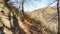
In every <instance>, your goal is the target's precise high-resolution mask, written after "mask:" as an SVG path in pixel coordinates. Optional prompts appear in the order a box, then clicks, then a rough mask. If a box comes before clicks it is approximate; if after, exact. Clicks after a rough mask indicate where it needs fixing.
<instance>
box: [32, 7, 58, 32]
mask: <svg viewBox="0 0 60 34" xmlns="http://www.w3.org/2000/svg"><path fill="white" fill-rule="evenodd" d="M57 14H58V13H57V9H56V8H54V7H45V8H42V9H38V10H35V11H33V12H31V16H32V18H34V19H36V20H39V21H40V22H41V23H42V24H43V26H45V27H44V28H45V29H47V28H48V29H50V30H51V31H54V32H57V31H58V15H57Z"/></svg>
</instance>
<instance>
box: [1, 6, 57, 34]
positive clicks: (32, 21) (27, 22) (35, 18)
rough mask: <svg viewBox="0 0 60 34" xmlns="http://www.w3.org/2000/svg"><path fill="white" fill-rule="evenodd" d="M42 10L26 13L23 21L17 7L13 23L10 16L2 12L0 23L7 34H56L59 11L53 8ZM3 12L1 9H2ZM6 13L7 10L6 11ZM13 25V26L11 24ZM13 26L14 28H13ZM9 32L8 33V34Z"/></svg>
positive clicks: (13, 15) (14, 10)
mask: <svg viewBox="0 0 60 34" xmlns="http://www.w3.org/2000/svg"><path fill="white" fill-rule="evenodd" d="M46 8H47V7H45V8H41V9H38V10H35V11H33V12H31V13H28V12H25V15H24V16H25V17H24V21H23V16H22V13H21V12H19V10H18V9H16V8H15V7H13V8H12V10H13V11H12V16H11V22H10V20H9V16H8V15H7V14H9V13H5V12H4V14H2V12H0V23H1V27H2V25H3V28H4V30H3V31H4V33H6V34H56V33H57V28H58V27H57V25H58V24H57V11H56V8H53V7H48V8H47V9H46ZM0 10H1V9H0ZM4 11H5V10H4ZM10 23H11V24H10ZM11 25H12V26H11ZM7 32H8V33H7Z"/></svg>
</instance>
